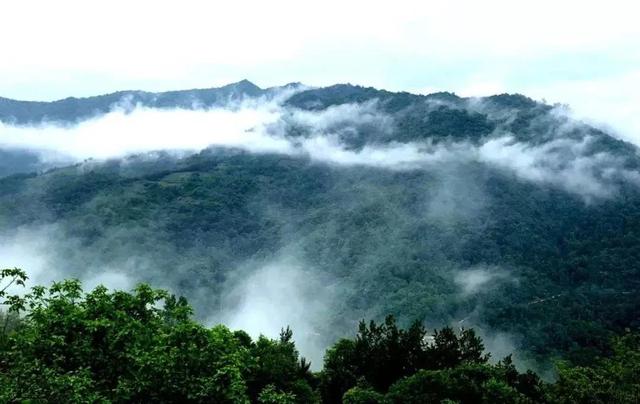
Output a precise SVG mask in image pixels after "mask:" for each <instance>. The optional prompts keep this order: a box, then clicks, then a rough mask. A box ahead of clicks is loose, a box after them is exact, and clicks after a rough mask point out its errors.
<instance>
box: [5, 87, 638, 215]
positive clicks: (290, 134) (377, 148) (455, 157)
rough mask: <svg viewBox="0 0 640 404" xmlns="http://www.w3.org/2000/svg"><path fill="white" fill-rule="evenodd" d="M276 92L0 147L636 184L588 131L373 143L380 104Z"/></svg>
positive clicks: (593, 196) (85, 125) (381, 127)
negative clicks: (442, 169)
mask: <svg viewBox="0 0 640 404" xmlns="http://www.w3.org/2000/svg"><path fill="white" fill-rule="evenodd" d="M282 99H283V98H282V97H276V98H274V99H272V100H264V99H258V100H255V99H251V100H248V101H245V102H242V103H237V104H234V105H232V106H229V107H227V108H215V109H209V110H184V109H173V110H157V109H149V108H145V107H140V106H138V107H131V106H127V107H126V108H125V106H122V105H116V106H115V107H114V110H113V111H112V112H110V113H108V114H106V115H103V116H100V117H97V118H94V119H91V120H88V121H84V122H81V123H79V124H77V125H73V126H60V125H55V124H42V125H38V126H27V127H24V126H19V127H18V126H11V125H7V124H0V147H5V148H22V149H30V150H36V151H39V152H40V153H41V154H42V155H43V156H44V158H49V159H51V158H52V157H51V156H55V157H56V159H58V160H60V161H69V160H68V158H73V159H75V160H76V161H81V160H84V159H90V158H94V159H98V160H100V159H108V158H115V157H121V156H125V155H130V154H135V153H150V152H153V151H158V150H170V151H174V152H181V153H182V154H184V153H191V152H198V151H200V150H202V149H205V148H207V147H212V146H217V147H230V148H239V149H242V150H246V151H248V152H251V153H277V154H288V155H300V156H307V157H308V158H310V159H311V160H313V161H318V162H322V163H329V164H336V165H363V166H370V167H380V168H384V169H394V170H407V169H429V168H430V167H431V168H432V167H434V166H436V165H439V164H441V163H450V162H453V163H456V162H460V163H466V162H470V161H475V162H481V163H486V164H489V165H492V166H495V167H497V168H500V169H504V170H508V171H510V172H513V173H514V174H515V175H516V176H518V177H519V178H521V179H523V180H526V181H532V182H536V183H541V184H547V185H551V186H556V187H559V188H562V189H564V190H566V191H567V192H570V193H573V194H577V195H579V196H581V197H583V198H584V199H585V200H586V201H587V202H590V201H593V200H597V199H602V198H607V197H610V196H612V195H614V194H615V192H616V191H617V187H618V185H617V184H619V182H620V181H631V182H634V183H640V174H639V173H638V172H637V171H634V170H629V169H625V168H624V163H625V161H624V159H623V158H622V157H619V156H614V155H612V154H610V153H606V152H601V153H595V154H594V153H589V151H588V150H589V145H590V143H591V142H592V140H593V139H591V138H590V137H588V136H584V137H582V138H578V139H576V138H575V137H574V138H571V137H566V136H564V135H563V133H562V132H560V133H559V135H558V136H556V137H551V138H550V140H548V141H546V142H544V143H541V144H535V145H533V144H529V143H526V142H522V141H516V140H515V137H514V136H513V135H512V134H510V133H504V132H501V133H500V134H498V133H496V134H494V135H492V136H489V137H488V138H486V139H484V140H483V141H482V142H481V143H479V144H478V143H475V144H471V143H469V142H465V141H462V142H457V143H452V142H441V143H438V144H433V143H431V142H430V141H429V140H427V141H424V142H410V143H397V142H391V143H383V142H377V141H376V136H375V134H376V133H383V134H385V136H387V137H388V134H389V133H391V132H392V131H393V130H394V125H393V119H394V118H393V117H392V116H390V115H388V114H385V113H383V112H380V111H379V110H378V108H377V104H376V102H367V103H362V104H344V105H339V106H334V107H330V108H327V109H325V110H322V111H304V110H298V109H296V108H286V107H284V106H283V104H282ZM496 132H497V131H496ZM350 136H352V137H354V136H355V137H357V136H359V137H361V138H363V139H364V144H363V145H362V147H359V148H353V147H348V146H346V145H345V143H344V140H345V139H348V138H349V137H350ZM47 156H48V157H47ZM62 156H66V159H65V158H63V157H62Z"/></svg>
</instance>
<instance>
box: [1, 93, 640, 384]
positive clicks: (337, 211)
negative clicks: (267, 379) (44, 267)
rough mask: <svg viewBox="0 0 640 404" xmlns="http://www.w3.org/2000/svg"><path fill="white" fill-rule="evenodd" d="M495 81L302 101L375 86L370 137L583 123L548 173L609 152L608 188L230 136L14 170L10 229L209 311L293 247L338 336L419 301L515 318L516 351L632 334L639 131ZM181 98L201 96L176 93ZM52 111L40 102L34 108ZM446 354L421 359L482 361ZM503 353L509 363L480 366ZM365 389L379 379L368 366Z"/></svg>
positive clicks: (304, 133) (556, 128) (307, 131)
mask: <svg viewBox="0 0 640 404" xmlns="http://www.w3.org/2000/svg"><path fill="white" fill-rule="evenodd" d="M245 86H247V88H250V87H251V86H249V85H248V84H245ZM261 91H262V90H261ZM249 95H251V94H249ZM481 101H482V102H480V103H478V102H477V100H475V101H474V100H467V99H462V98H459V97H457V96H455V95H453V94H449V93H439V94H433V95H430V96H417V95H412V94H407V93H390V92H384V91H378V90H375V89H370V88H362V87H355V86H348V85H338V86H333V87H328V88H324V89H315V90H307V91H302V92H299V93H297V94H296V95H294V96H292V97H291V98H289V99H288V100H287V101H286V103H285V107H286V108H287V109H286V111H289V112H291V114H293V113H294V112H295V111H298V112H299V111H305V112H308V113H322V112H323V111H325V112H326V111H327V109H330V108H332V107H339V106H340V105H345V104H351V103H356V104H357V105H369V106H370V107H371V108H373V111H374V112H375V113H376V114H377V115H376V114H374V115H376V116H378V115H383V114H386V116H388V117H390V123H389V127H385V126H384V125H380V124H379V122H378V121H376V120H370V121H366V122H364V123H363V122H360V121H358V123H353V122H349V121H348V120H347V121H346V123H345V122H341V123H339V124H336V125H334V127H332V128H331V133H332V134H335V135H336V136H337V137H338V138H339V139H340V140H341V141H342V142H343V143H344V144H345V147H346V148H348V149H349V150H356V151H357V150H362V149H363V148H364V147H365V146H371V145H376V146H381V145H382V146H384V145H389V144H394V143H401V144H406V143H409V142H425V143H429V144H435V145H444V146H450V145H452V144H454V143H457V142H465V144H470V145H475V146H479V145H482V144H484V142H486V141H487V140H488V139H493V138H496V137H499V136H502V135H504V134H505V133H506V134H509V136H511V137H513V139H515V140H516V141H519V142H526V145H527V147H529V148H534V147H538V146H540V147H544V146H545V145H548V144H549V142H553V141H556V140H562V141H563V142H577V144H579V145H580V147H577V146H576V147H568V148H567V150H565V151H563V152H562V153H564V154H560V155H559V157H558V160H557V161H556V160H553V159H551V160H553V161H552V163H550V164H549V167H547V168H548V170H547V171H548V174H549V175H551V176H552V175H553V174H554V173H557V175H558V178H560V179H561V180H563V181H564V180H572V179H575V178H576V177H578V174H579V173H580V171H579V170H578V169H575V170H573V168H572V167H574V166H576V167H578V168H580V167H583V168H584V167H586V168H585V169H587V170H588V169H591V167H592V166H591V165H589V164H591V163H589V164H585V163H584V162H585V160H588V161H597V162H602V161H605V162H608V164H611V165H609V166H606V167H605V168H606V169H604V170H600V171H598V170H595V172H594V173H593V175H592V176H591V177H590V178H589V181H585V183H586V182H589V184H591V185H593V183H598V184H604V188H605V189H606V192H605V193H604V194H602V195H601V194H598V195H596V196H591V197H589V198H585V197H584V195H582V194H581V193H580V192H582V191H585V192H586V191H588V190H589V189H590V188H589V187H588V186H586V185H584V184H583V183H579V185H578V186H574V188H570V189H569V190H568V189H567V187H565V186H563V183H562V182H561V181H560V180H557V181H555V180H554V181H555V182H554V181H546V182H545V181H531V180H527V179H526V178H522V176H519V175H517V173H515V172H514V171H513V170H510V169H507V168H504V167H502V166H500V165H496V164H491V163H490V162H486V161H482V160H477V159H476V160H473V159H461V160H459V161H446V162H442V163H438V164H433V165H430V166H428V167H416V168H410V169H388V168H380V167H374V166H360V165H335V164H328V163H324V162H321V161H317V160H314V159H313V158H310V157H309V156H307V155H304V154H303V155H278V154H251V153H247V152H243V151H241V150H234V149H216V148H212V149H209V150H204V151H202V152H200V153H198V154H194V155H191V156H188V157H184V158H177V157H174V156H172V155H171V154H169V153H160V154H158V155H155V156H154V157H153V158H149V157H148V156H132V157H128V158H123V159H119V160H112V161H106V162H99V163H98V162H87V163H83V164H78V165H76V166H71V167H64V168H59V169H55V170H51V171H49V172H47V173H42V174H27V173H22V174H17V175H12V176H7V177H4V178H0V231H1V234H2V235H3V236H4V237H6V239H7V240H11V239H13V238H14V237H16V238H20V240H26V241H25V243H27V244H26V246H27V248H29V247H30V245H29V244H28V243H29V242H33V243H34V244H37V245H38V246H39V247H38V248H39V249H36V250H37V251H36V252H34V254H43V255H46V257H45V258H46V260H47V264H48V265H49V268H52V269H53V271H54V272H56V273H58V274H61V275H64V277H68V276H70V277H80V278H86V277H91V275H95V274H100V273H101V271H103V269H104V268H110V269H114V268H115V269H118V270H119V271H120V272H121V273H125V274H126V275H127V276H129V277H130V278H132V279H134V280H135V281H143V282H149V283H150V284H152V285H162V286H166V287H168V288H169V289H170V290H171V291H172V292H173V293H177V294H180V295H185V296H188V297H189V298H190V300H191V301H192V302H193V304H194V306H195V308H196V315H197V316H199V319H201V320H204V319H205V318H214V319H216V320H217V319H219V318H221V313H223V312H225V311H227V310H233V307H234V306H233V304H230V300H229V297H228V296H227V295H228V294H229V291H230V290H234V289H235V288H236V287H237V286H238V285H242V283H243V281H244V280H246V279H248V278H250V277H251V275H252V273H253V271H258V270H259V268H262V267H263V266H267V265H271V264H274V263H275V265H276V266H278V265H280V266H285V265H286V264H282V262H283V261H285V262H288V261H287V260H283V258H287V259H293V260H294V261H295V262H297V263H299V266H300V267H302V268H304V270H305V271H306V272H305V276H302V277H298V278H299V279H298V278H296V281H295V282H293V283H287V285H288V287H289V290H295V291H301V292H300V293H299V295H300V296H299V297H298V298H297V300H295V302H294V303H293V304H292V306H299V307H302V308H304V307H306V306H305V304H306V303H307V299H314V298H316V297H317V296H318V295H320V294H322V293H321V292H325V291H326V294H327V296H325V299H324V300H322V301H321V302H320V303H321V304H322V307H323V309H322V311H321V312H322V313H323V315H322V316H319V317H318V316H315V315H310V316H308V317H309V321H310V322H311V326H310V327H311V328H312V330H313V334H314V335H318V336H319V337H318V338H319V339H320V340H321V341H320V345H322V346H329V345H331V344H333V343H334V342H335V341H336V340H338V338H340V337H342V336H345V335H348V333H349V332H351V330H353V327H354V326H355V325H356V324H357V322H358V321H359V320H360V319H362V318H372V319H375V320H376V321H380V320H382V319H384V318H385V317H386V316H387V315H388V314H393V315H394V316H395V317H396V318H397V319H398V323H399V324H400V326H402V327H406V326H409V325H410V324H411V322H412V321H413V320H415V319H419V320H421V321H424V322H425V323H426V324H427V325H429V326H437V327H442V326H445V325H449V324H459V323H461V324H462V325H464V326H466V327H473V328H474V329H476V330H478V333H479V334H482V335H486V338H485V343H486V345H487V346H488V347H490V348H491V349H499V348H500V346H496V344H498V343H496V342H495V341H494V340H495V339H494V338H493V334H495V333H501V334H500V335H507V336H508V338H507V340H508V342H509V344H508V346H506V348H507V349H508V350H512V349H513V350H515V351H516V356H515V358H516V359H522V358H523V357H526V358H527V359H533V360H542V361H547V360H549V359H555V358H559V357H561V358H563V359H565V360H567V361H569V362H570V363H572V364H574V365H591V364H593V363H599V362H597V361H599V359H597V358H599V357H606V356H610V355H612V354H613V352H612V348H611V345H610V341H611V338H612V337H614V336H615V335H620V334H623V333H624V330H625V329H626V328H631V329H636V328H637V327H638V326H639V325H640V293H639V292H640V290H639V289H640V191H639V188H638V186H637V184H635V183H634V182H633V181H631V180H627V179H625V178H626V177H625V178H623V176H616V175H615V172H616V170H618V169H620V170H622V169H624V170H628V172H627V174H628V173H633V172H636V171H634V170H637V167H638V163H639V159H638V157H637V154H636V153H637V150H636V148H635V147H634V146H632V145H630V144H627V143H625V142H622V141H619V140H616V139H614V138H612V137H610V136H608V135H607V134H605V133H603V132H602V131H600V130H598V129H595V128H592V127H589V126H586V125H583V124H580V123H576V122H571V121H570V120H568V119H567V118H563V117H562V116H560V115H556V114H555V113H554V112H553V111H552V107H550V106H548V105H544V104H540V103H537V102H535V101H532V100H530V99H528V98H526V97H523V96H518V95H498V96H494V97H488V98H485V99H483V100H481ZM61 102H62V101H61ZM78 102H79V103H80V101H78ZM109 102H112V101H109ZM181 102H182V101H181ZM185 102H186V101H185ZM30 105H31V104H30ZM47 105H48V104H47ZM60 105H62V104H60ZM65 105H66V104H65ZM69 105H71V104H69ZM78 105H80V104H78ZM82 105H84V104H82ZM104 105H110V104H109V103H105V104H104ZM189 105H193V103H190V104H189ZM151 106H155V105H151ZM170 106H174V107H175V106H178V107H180V106H181V107H185V106H186V104H180V103H179V102H176V103H175V104H171V103H169V104H167V105H164V106H162V107H170ZM30 108H31V107H30ZM33 108H35V106H33ZM38 108H39V107H38ZM43 108H44V107H43ZM46 108H54V107H53V106H47V107H46ZM46 108H45V109H46ZM55 108H58V107H55ZM61 108H62V107H61ZM83 108H84V107H83ZM87 108H88V109H87V111H88V110H91V111H94V110H98V111H103V112H104V108H107V107H106V106H105V107H104V108H102V107H101V108H102V109H100V108H97V109H96V108H94V107H87ZM6 111H9V109H7V110H6ZM25 111H27V112H24V114H25V115H24V116H25V117H29V116H31V115H29V113H28V110H27V109H25ZM42 111H44V109H43V110H42ZM74 111H75V110H74ZM78 111H80V110H79V109H78ZM292 111H294V112H292ZM88 113H89V112H86V113H85V112H82V113H80V112H77V113H76V112H73V113H71V112H70V113H69V114H68V115H67V112H64V113H61V114H62V115H60V119H62V118H64V119H68V120H69V121H75V120H77V119H80V118H82V117H86V116H87V115H86V114H88ZM52 114H53V113H52V112H38V114H35V115H33V120H35V121H37V120H38V119H42V117H44V116H52ZM6 116H13V117H14V118H16V120H17V121H18V122H24V120H25V119H26V120H27V121H29V119H31V118H29V119H27V118H20V119H18V115H17V113H15V114H13V115H11V114H10V112H6ZM288 118H291V117H288V116H285V119H288ZM3 119H4V118H3ZM7 119H8V118H7ZM9 120H10V119H9ZM372 122H373V123H372ZM313 134H314V128H313V127H308V126H305V125H304V124H300V123H299V122H297V121H295V120H294V119H291V126H289V127H287V132H286V135H287V136H288V137H289V138H291V139H297V140H299V139H302V138H305V137H309V136H312V135H313ZM585 139H589V141H588V142H584V141H585ZM571 144H573V143H571ZM535 150H537V149H535ZM535 150H534V151H533V152H532V153H542V152H544V153H554V152H556V150H557V147H556V146H554V147H549V148H547V149H544V148H543V149H541V150H542V152H540V151H535ZM576 156H577V157H576ZM509 157H511V156H509ZM514 158H515V157H514ZM541 161H542V162H543V163H544V162H546V161H547V160H544V159H541ZM575 161H578V162H579V164H578V163H575ZM614 163H615V164H614ZM572 164H573V165H574V166H572ZM594 164H595V163H594ZM598 164H600V163H598ZM567 166H569V169H567ZM609 169H612V170H609ZM27 170H28V168H27ZM562 170H565V171H562ZM567 170H568V171H567ZM572 170H573V171H572ZM576 170H577V171H576ZM547 171H545V173H547ZM567 173H568V174H567ZM630 178H632V177H630ZM576 190H577V192H576ZM40 240H46V248H42V245H41V244H42V243H41V242H40ZM34 251H35V250H34ZM284 273H285V274H288V272H284ZM308 274H313V275H314V276H306V275H308ZM478 274H479V275H478ZM474 276H480V278H481V279H480V280H481V281H479V282H477V284H475V285H470V286H469V287H468V288H466V287H465V286H464V285H465V284H464V280H465V279H474V278H473V277H474ZM276 277H277V273H276ZM284 277H286V276H283V278H284ZM460 279H462V280H463V281H462V284H461V281H460ZM482 279H485V280H486V281H482ZM281 281H283V282H286V281H288V279H281ZM231 300H232V299H231ZM231 303H233V302H231ZM314 314H315V313H314ZM284 325H286V324H282V326H284ZM498 345H500V344H498ZM478 366H481V367H482V366H484V365H483V364H482V363H481V364H479V365H478ZM504 366H506V365H504ZM603 366H604V365H603ZM607 366H608V365H607ZM612 366H613V365H612ZM415 369H418V368H415ZM483 369H484V368H483ZM492 369H493V370H492ZM431 370H433V369H427V370H426V371H425V372H426V373H425V372H418V373H416V375H415V378H417V379H420V378H422V379H429V378H452V379H456V380H457V379H458V378H464V377H466V376H464V373H456V372H454V371H453V370H451V371H447V372H449V373H446V374H445V373H439V374H438V375H433V374H431V373H429V371H431ZM464 371H466V370H460V372H464ZM468 371H469V372H473V371H474V370H473V369H471V370H468ZM485 371H486V372H489V373H491V372H494V371H497V370H495V369H494V368H491V369H489V370H487V369H484V370H479V371H478V372H485ZM574 371H577V370H575V369H574ZM585 372H586V371H585ZM403 376H409V374H403ZM358 377H359V375H358ZM417 379H416V380H417ZM438 380H440V379H438ZM500 380H501V379H500ZM370 383H373V386H374V387H376V386H378V387H380V389H382V390H386V388H387V387H389V382H385V384H384V386H383V385H376V384H375V383H377V382H375V383H374V382H370ZM406 383H410V381H407V382H406ZM434 383H435V382H434ZM496 383H498V382H496ZM561 385H562V384H559V386H561ZM382 386H383V387H382ZM405 386H408V385H405ZM509 386H511V384H509ZM397 388H398V389H401V387H397ZM407 388H408V387H407ZM277 391H279V390H276V391H275V392H274V393H273V394H277ZM394 391H395V390H394ZM358 394H360V395H362V396H366V395H367V394H369V393H368V392H367V391H366V386H365V387H362V390H358V391H355V392H353V393H352V395H353V396H356V395H358ZM372 394H373V393H372ZM373 396H375V394H374V395H373Z"/></svg>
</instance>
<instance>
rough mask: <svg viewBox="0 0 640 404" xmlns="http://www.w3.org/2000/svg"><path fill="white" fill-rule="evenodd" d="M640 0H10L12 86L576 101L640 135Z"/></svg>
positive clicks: (6, 85) (10, 93) (6, 92)
mask: <svg viewBox="0 0 640 404" xmlns="http://www.w3.org/2000/svg"><path fill="white" fill-rule="evenodd" d="M638 15H640V6H638V5H636V2H633V1H619V0H609V1H607V2H602V1H597V2H595V1H594V2H591V1H548V0H540V1H535V2H533V1H529V2H515V1H495V0H493V1H492V0H487V1H442V0H440V1H436V2H432V1H406V0H396V1H393V2H390V1H382V2H377V1H373V0H369V1H349V2H347V1H346V0H341V1H334V0H324V1H321V2H302V1H279V0H274V1H268V2H266V1H246V0H236V1H233V2H230V1H216V2H212V1H195V0H193V1H190V0H182V1H180V2H175V1H174V2H165V1H158V0H156V1H146V0H137V1H119V0H112V1H108V2H95V1H86V0H85V1H70V0H58V1H55V2H53V1H34V0H21V1H5V2H3V3H2V4H1V5H0V38H3V41H2V43H1V44H2V45H1V47H0V49H2V55H0V96H3V97H8V98H14V99H24V100H54V99H59V98H64V97H68V96H76V97H81V96H89V95H96V94H103V93H108V92H113V91H117V90H125V89H142V90H149V91H164V90H175V89H187V88H207V87H216V86H220V85H224V84H227V83H231V82H236V81H239V80H242V79H248V80H250V81H252V82H254V83H256V84H258V85H259V86H261V87H269V86H275V85H282V84H285V83H289V82H294V81H295V82H303V83H305V84H307V85H312V86H324V85H330V84H335V83H347V82H349V83H353V84H361V85H366V86H373V87H377V88H385V89H388V90H395V91H399V90H403V91H410V92H414V93H429V92H434V91H452V92H456V93H457V94H459V95H463V96H482V95H490V94H494V93H502V92H510V93H513V92H519V93H523V94H526V95H528V96H531V97H532V98H535V99H539V100H540V99H545V100H546V101H548V102H550V103H555V102H561V103H566V104H569V105H570V106H571V107H572V109H573V111H574V113H575V114H576V115H577V116H578V117H580V118H583V119H589V120H591V121H593V123H596V124H600V125H603V126H606V127H608V128H610V129H612V130H614V131H616V132H618V133H619V134H620V135H621V136H622V137H625V138H628V139H634V140H640V118H639V117H640V91H639V90H640V45H639V44H640V24H638V23H637V16H638Z"/></svg>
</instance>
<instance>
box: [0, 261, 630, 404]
mask: <svg viewBox="0 0 640 404" xmlns="http://www.w3.org/2000/svg"><path fill="white" fill-rule="evenodd" d="M1 275H2V277H1V278H0V279H1V282H2V283H0V298H2V299H3V303H4V306H5V309H6V311H5V312H4V315H3V317H2V318H1V319H2V322H3V328H2V333H1V334H0V354H1V356H0V357H1V358H2V359H0V400H2V402H7V403H9V402H57V403H61V402H74V403H96V402H101V403H104V402H165V403H191V402H193V403H211V402H215V403H250V402H251V403H320V402H323V403H345V404H355V403H360V404H364V403H368V404H375V403H431V402H434V403H440V402H451V403H453V402H457V403H496V402H500V403H547V402H551V403H578V402H580V403H583V402H584V403H613V402H616V403H634V402H637V399H638V397H639V394H640V383H639V380H640V373H639V372H640V335H638V334H631V333H627V334H625V335H623V336H620V337H618V338H616V339H615V340H613V341H612V344H613V345H612V354H611V355H608V356H607V357H604V358H600V359H598V360H597V361H594V362H593V363H592V364H590V365H589V366H587V367H584V366H583V367H580V366H570V365H567V364H559V368H558V380H557V381H556V382H555V383H552V384H549V383H545V382H543V381H541V380H540V378H539V377H538V376H536V375H535V374H534V373H532V372H531V371H528V372H526V373H520V372H518V370H516V368H515V367H514V365H513V362H512V360H511V357H510V356H508V357H505V358H503V359H502V360H500V361H497V362H490V361H489V355H487V354H485V353H484V346H483V344H482V340H481V339H480V338H479V337H478V336H477V335H476V334H475V332H474V331H473V330H472V329H462V330H460V332H455V331H454V330H453V329H451V328H448V327H447V328H443V329H440V330H435V331H434V333H433V334H428V333H427V331H426V330H425V328H424V327H423V326H422V325H421V323H420V322H419V321H417V322H414V323H413V324H412V325H411V326H410V327H408V328H406V329H402V328H398V326H397V325H396V322H395V320H394V319H393V317H387V318H386V319H385V320H384V322H382V323H376V322H374V321H371V322H370V323H365V322H364V321H363V322H361V323H360V325H359V328H358V330H357V334H356V336H355V337H354V338H351V339H348V338H345V339H341V340H340V341H338V342H337V343H335V344H334V345H333V346H332V347H330V348H329V349H328V350H327V352H326V354H325V357H324V366H323V368H322V370H321V371H319V372H312V371H310V369H309V363H308V362H307V361H306V360H305V359H304V358H302V357H300V356H299V354H298V351H297V350H296V347H295V343H294V342H293V340H292V335H293V333H292V330H291V329H289V328H286V329H283V330H282V332H281V333H280V337H279V338H278V339H275V340H274V339H269V338H266V337H264V336H260V337H259V338H258V339H257V340H252V338H251V337H250V336H249V335H248V334H247V333H245V332H244V331H242V330H235V331H232V330H230V329H229V328H227V327H225V326H223V325H218V326H214V327H212V328H207V327H204V326H202V325H200V324H198V323H197V322H195V321H194V320H193V319H192V308H191V307H190V306H189V304H188V302H187V300H186V299H184V298H182V297H178V298H177V297H176V296H175V295H171V294H169V293H168V292H167V291H164V290H156V289H152V288H151V287H149V286H148V285H144V284H140V285H138V286H137V287H136V288H135V289H134V290H133V291H132V292H124V291H117V292H110V291H109V290H107V289H106V288H105V287H103V286H99V287H97V288H95V289H94V290H92V291H90V292H85V291H84V290H83V289H82V286H81V284H80V283H79V281H77V280H67V281H62V282H59V283H54V284H52V285H51V287H49V288H46V287H43V286H35V287H33V288H32V289H31V291H30V292H29V293H26V294H22V295H12V294H9V293H8V292H7V289H8V288H9V287H10V286H11V285H12V284H15V285H24V281H25V280H26V275H25V273H24V272H23V271H21V270H19V269H4V270H2V272H1Z"/></svg>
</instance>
